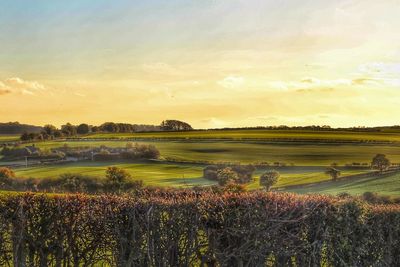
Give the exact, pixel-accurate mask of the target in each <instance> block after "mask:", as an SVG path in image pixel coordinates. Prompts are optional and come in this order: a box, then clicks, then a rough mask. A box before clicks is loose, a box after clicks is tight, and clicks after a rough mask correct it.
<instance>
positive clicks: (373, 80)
mask: <svg viewBox="0 0 400 267" xmlns="http://www.w3.org/2000/svg"><path fill="white" fill-rule="evenodd" d="M358 71H359V72H358V73H357V74H356V75H358V76H360V78H356V79H353V83H354V84H358V85H386V86H391V87H399V86H400V63H383V62H370V63H365V64H361V65H360V66H359V67H358Z"/></svg>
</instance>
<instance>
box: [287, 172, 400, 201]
mask: <svg viewBox="0 0 400 267" xmlns="http://www.w3.org/2000/svg"><path fill="white" fill-rule="evenodd" d="M288 191H291V192H296V193H300V194H305V193H316V194H332V195H337V194H338V193H343V192H346V193H349V194H352V195H361V194H363V193H364V192H368V191H369V192H376V193H378V194H379V195H390V196H400V173H396V174H393V175H390V176H387V177H382V178H381V177H379V176H377V177H369V178H361V179H347V180H346V179H344V180H340V181H337V182H327V183H322V184H316V185H308V186H301V187H298V188H293V189H289V190H288Z"/></svg>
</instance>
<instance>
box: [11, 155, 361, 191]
mask: <svg viewBox="0 0 400 267" xmlns="http://www.w3.org/2000/svg"><path fill="white" fill-rule="evenodd" d="M108 166H117V167H120V168H123V169H125V170H127V171H128V172H129V173H130V174H131V175H132V176H133V177H134V178H135V179H138V180H143V182H144V183H145V184H146V185H157V186H195V185H211V184H214V182H212V181H209V180H206V179H204V178H202V171H203V167H204V166H202V165H199V164H172V163H163V162H90V161H86V162H78V163H69V164H62V165H51V166H41V167H30V168H29V167H28V168H18V169H15V172H16V174H17V176H18V177H33V178H57V177H58V176H59V175H60V174H63V173H79V174H82V175H89V176H97V177H104V172H105V169H106V168H107V167H108ZM278 170H279V171H280V173H281V179H280V181H279V183H278V184H277V185H276V186H277V187H282V186H288V185H300V184H308V183H316V182H320V181H326V180H329V177H328V176H327V175H325V174H324V168H321V167H286V168H280V169H278ZM263 171H265V170H258V171H256V173H255V175H254V178H255V181H254V182H253V183H251V184H249V185H247V188H248V189H256V188H259V176H260V174H261V173H262V172H263ZM363 172H366V170H344V171H342V175H343V176H346V175H352V174H358V173H363Z"/></svg>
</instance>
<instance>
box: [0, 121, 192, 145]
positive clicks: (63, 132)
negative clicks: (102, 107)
mask: <svg viewBox="0 0 400 267" xmlns="http://www.w3.org/2000/svg"><path fill="white" fill-rule="evenodd" d="M0 130H1V129H0ZM189 130H193V128H192V126H190V124H188V123H186V122H183V121H179V120H165V121H162V122H161V124H160V125H159V126H158V125H144V124H130V123H115V122H105V123H103V124H101V125H100V126H93V125H89V124H87V123H81V124H79V125H73V124H71V123H67V124H64V125H62V126H61V128H60V129H58V128H57V127H55V126H54V125H51V124H47V125H45V126H44V127H43V128H42V127H40V129H39V130H37V129H34V130H32V131H29V129H28V130H24V131H23V133H22V135H21V137H20V139H21V141H35V140H39V141H40V140H52V139H57V138H62V137H76V136H79V135H87V134H89V133H96V132H102V133H135V132H148V131H189ZM0 133H2V132H1V131H0ZM5 133H8V132H5ZM16 133H18V132H16Z"/></svg>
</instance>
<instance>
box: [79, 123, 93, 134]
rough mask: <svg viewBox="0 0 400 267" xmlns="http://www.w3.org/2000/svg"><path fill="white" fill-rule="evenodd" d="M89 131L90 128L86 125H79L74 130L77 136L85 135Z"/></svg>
mask: <svg viewBox="0 0 400 267" xmlns="http://www.w3.org/2000/svg"><path fill="white" fill-rule="evenodd" d="M89 131H90V127H89V125H87V124H86V123H82V124H79V126H78V127H77V128H76V132H77V133H78V134H87V133H89Z"/></svg>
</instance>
